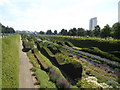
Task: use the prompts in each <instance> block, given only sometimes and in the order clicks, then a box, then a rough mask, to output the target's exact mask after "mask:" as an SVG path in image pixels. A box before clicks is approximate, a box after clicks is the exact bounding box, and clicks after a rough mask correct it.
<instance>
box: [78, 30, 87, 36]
mask: <svg viewBox="0 0 120 90" xmlns="http://www.w3.org/2000/svg"><path fill="white" fill-rule="evenodd" d="M85 33H86V32H85V30H84V29H83V28H78V30H77V36H85Z"/></svg>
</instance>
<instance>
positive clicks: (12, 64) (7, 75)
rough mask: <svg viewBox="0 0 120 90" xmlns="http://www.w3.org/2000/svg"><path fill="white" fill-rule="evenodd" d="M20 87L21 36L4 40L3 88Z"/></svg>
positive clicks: (13, 36) (12, 36)
mask: <svg viewBox="0 0 120 90" xmlns="http://www.w3.org/2000/svg"><path fill="white" fill-rule="evenodd" d="M18 87H19V35H10V36H8V37H6V38H3V39H2V88H18Z"/></svg>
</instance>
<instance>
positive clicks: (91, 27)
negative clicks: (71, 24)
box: [89, 17, 97, 30]
mask: <svg viewBox="0 0 120 90" xmlns="http://www.w3.org/2000/svg"><path fill="white" fill-rule="evenodd" d="M95 26H97V17H94V18H91V19H90V22H89V30H94V29H95Z"/></svg>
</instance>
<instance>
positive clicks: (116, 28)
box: [112, 22, 120, 39]
mask: <svg viewBox="0 0 120 90" xmlns="http://www.w3.org/2000/svg"><path fill="white" fill-rule="evenodd" d="M112 32H113V37H114V38H115V39H120V23H119V22H117V23H115V24H114V25H113V26H112Z"/></svg>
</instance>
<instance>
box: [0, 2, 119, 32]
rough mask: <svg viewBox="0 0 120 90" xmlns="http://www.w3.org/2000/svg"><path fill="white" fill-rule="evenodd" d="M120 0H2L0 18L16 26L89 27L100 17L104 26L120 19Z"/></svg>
mask: <svg viewBox="0 0 120 90" xmlns="http://www.w3.org/2000/svg"><path fill="white" fill-rule="evenodd" d="M118 1H119V0H0V22H1V23H2V24H3V25H5V26H9V27H13V28H14V29H15V30H21V31H22V30H28V31H38V32H39V31H47V30H52V31H54V30H57V31H60V30H61V29H63V28H64V29H67V30H69V29H71V28H74V27H75V28H81V27H82V28H84V29H87V30H88V29H89V20H90V19H91V18H93V17H97V24H98V25H99V26H100V27H101V28H103V27H104V26H105V25H106V24H109V25H110V26H112V25H113V24H114V23H116V22H118Z"/></svg>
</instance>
